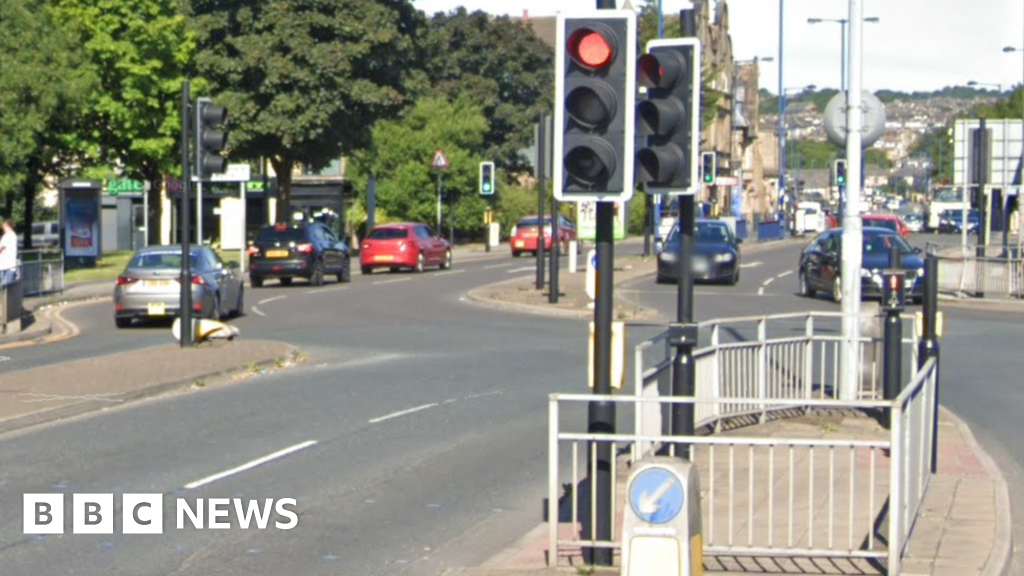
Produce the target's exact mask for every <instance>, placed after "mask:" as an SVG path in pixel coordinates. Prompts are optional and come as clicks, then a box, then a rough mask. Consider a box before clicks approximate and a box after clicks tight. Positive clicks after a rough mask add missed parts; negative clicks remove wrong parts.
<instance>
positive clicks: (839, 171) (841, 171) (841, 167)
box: [835, 158, 846, 186]
mask: <svg viewBox="0 0 1024 576" xmlns="http://www.w3.org/2000/svg"><path fill="white" fill-rule="evenodd" d="M835 177H836V178H835V179H836V186H846V160H843V159H842V158H840V159H839V160H836V162H835Z"/></svg>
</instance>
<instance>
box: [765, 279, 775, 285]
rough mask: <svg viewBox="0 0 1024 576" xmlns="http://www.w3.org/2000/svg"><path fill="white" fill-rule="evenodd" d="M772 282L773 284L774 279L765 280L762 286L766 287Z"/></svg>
mask: <svg viewBox="0 0 1024 576" xmlns="http://www.w3.org/2000/svg"><path fill="white" fill-rule="evenodd" d="M772 282H775V278H769V279H767V280H765V281H764V284H763V285H764V286H766V287H767V286H768V285H769V284H771V283H772Z"/></svg>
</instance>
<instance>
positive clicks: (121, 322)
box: [114, 316, 132, 328]
mask: <svg viewBox="0 0 1024 576" xmlns="http://www.w3.org/2000/svg"><path fill="white" fill-rule="evenodd" d="M131 325H132V319H131V318H120V317H117V316H114V326H117V327H118V328H127V327H129V326H131Z"/></svg>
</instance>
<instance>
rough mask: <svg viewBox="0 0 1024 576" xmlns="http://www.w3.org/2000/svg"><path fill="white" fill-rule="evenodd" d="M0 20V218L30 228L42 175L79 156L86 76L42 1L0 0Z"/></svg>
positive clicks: (59, 172) (88, 86)
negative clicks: (0, 210) (77, 133)
mask: <svg viewBox="0 0 1024 576" xmlns="http://www.w3.org/2000/svg"><path fill="white" fill-rule="evenodd" d="M0 22H3V24H4V33H3V34H0V52H2V53H3V55H4V56H3V65H2V66H0V87H2V89H0V134H3V137H2V138H0V194H2V198H3V203H4V216H5V217H14V218H16V219H19V218H17V217H18V216H21V218H20V219H21V220H22V221H23V223H24V226H25V228H26V229H30V227H31V224H32V220H33V213H34V212H35V200H36V195H37V194H38V192H39V189H40V188H41V186H42V183H43V179H44V178H45V177H46V176H48V175H57V176H61V175H64V174H66V172H67V169H68V168H67V167H68V166H69V165H72V164H74V163H77V162H81V161H82V160H83V156H82V155H81V154H79V153H78V149H77V146H76V143H75V138H74V127H75V125H76V123H77V119H78V118H79V116H80V112H81V109H80V105H81V103H82V101H83V99H84V98H85V97H86V95H87V94H89V92H90V90H91V88H92V82H91V81H92V78H91V76H90V75H89V73H88V71H87V70H85V69H83V67H82V63H81V60H80V51H79V47H78V46H76V45H75V44H74V42H73V39H72V38H71V37H70V36H69V35H68V34H67V31H66V30H65V29H63V28H62V27H61V26H59V25H58V24H57V23H56V22H55V21H54V19H53V18H52V14H51V13H50V12H49V11H48V9H47V5H46V4H45V3H44V2H41V1H38V0H0ZM16 201H17V203H16ZM16 207H17V209H18V211H19V212H20V214H16V213H15V212H16ZM26 247H27V248H31V236H30V235H26Z"/></svg>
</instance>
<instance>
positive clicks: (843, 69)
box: [807, 16, 879, 92]
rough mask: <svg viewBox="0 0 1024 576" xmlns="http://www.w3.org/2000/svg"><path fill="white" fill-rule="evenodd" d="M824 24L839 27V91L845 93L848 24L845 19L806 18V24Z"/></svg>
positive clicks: (875, 18) (869, 20) (873, 17)
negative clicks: (833, 24) (832, 24)
mask: <svg viewBox="0 0 1024 576" xmlns="http://www.w3.org/2000/svg"><path fill="white" fill-rule="evenodd" d="M864 21H865V22H873V23H876V24H877V23H878V22H879V18H878V17H877V16H869V17H867V18H865V19H864ZM824 22H833V23H836V24H839V27H840V30H841V32H840V45H839V46H840V48H839V63H840V64H839V65H840V68H839V71H840V74H841V81H840V84H839V85H840V90H841V91H843V92H846V25H847V24H849V23H850V20H849V19H847V18H808V19H807V23H808V24H822V23H824Z"/></svg>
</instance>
